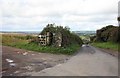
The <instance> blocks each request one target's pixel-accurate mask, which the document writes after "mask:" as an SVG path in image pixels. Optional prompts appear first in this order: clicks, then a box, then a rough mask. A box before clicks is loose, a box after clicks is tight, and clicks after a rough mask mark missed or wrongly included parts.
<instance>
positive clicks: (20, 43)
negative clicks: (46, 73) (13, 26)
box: [2, 35, 80, 55]
mask: <svg viewBox="0 0 120 78" xmlns="http://www.w3.org/2000/svg"><path fill="white" fill-rule="evenodd" d="M32 38H34V37H32V36H28V35H2V45H5V46H11V47H16V48H20V49H26V50H31V51H37V52H43V53H53V54H67V55H71V54H74V53H75V52H76V51H77V50H79V48H80V46H79V45H77V44H73V45H70V46H68V47H66V48H63V47H61V48H57V47H53V46H40V45H37V44H35V43H29V41H30V39H32Z"/></svg>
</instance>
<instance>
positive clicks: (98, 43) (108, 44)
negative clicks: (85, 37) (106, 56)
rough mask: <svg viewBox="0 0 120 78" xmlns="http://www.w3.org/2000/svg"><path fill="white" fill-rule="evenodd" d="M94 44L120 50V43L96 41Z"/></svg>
mask: <svg viewBox="0 0 120 78" xmlns="http://www.w3.org/2000/svg"><path fill="white" fill-rule="evenodd" d="M92 45H93V46H96V47H99V48H105V49H111V50H115V51H118V46H120V44H118V43H113V42H94V43H92Z"/></svg>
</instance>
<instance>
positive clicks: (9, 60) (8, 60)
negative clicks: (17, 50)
mask: <svg viewBox="0 0 120 78" xmlns="http://www.w3.org/2000/svg"><path fill="white" fill-rule="evenodd" d="M6 61H7V62H9V63H12V62H14V61H13V60H11V59H6Z"/></svg>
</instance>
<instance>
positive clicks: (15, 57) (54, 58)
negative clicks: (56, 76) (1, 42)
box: [1, 46, 70, 76]
mask: <svg viewBox="0 0 120 78" xmlns="http://www.w3.org/2000/svg"><path fill="white" fill-rule="evenodd" d="M69 58H70V56H67V55H54V54H48V53H39V52H32V51H27V50H22V49H17V48H13V47H8V46H2V72H1V73H2V75H3V76H26V74H24V73H26V72H32V71H36V72H38V71H41V70H43V69H46V68H49V67H53V66H55V65H57V64H60V63H64V62H66V61H67V60H68V59H69ZM7 60H8V61H9V60H12V61H13V62H8V61H7Z"/></svg>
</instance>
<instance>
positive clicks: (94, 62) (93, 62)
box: [26, 45, 118, 76]
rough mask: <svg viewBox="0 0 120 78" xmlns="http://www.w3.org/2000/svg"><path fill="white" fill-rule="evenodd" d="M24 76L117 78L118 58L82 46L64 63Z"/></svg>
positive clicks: (90, 47)
mask: <svg viewBox="0 0 120 78" xmlns="http://www.w3.org/2000/svg"><path fill="white" fill-rule="evenodd" d="M26 74H29V75H32V76H118V58H117V57H114V56H112V55H110V54H107V53H105V52H102V51H101V50H99V49H96V48H94V47H92V46H84V45H83V46H82V48H81V50H80V51H79V53H78V54H76V55H75V56H73V57H71V58H70V60H68V61H67V62H66V63H63V64H59V65H56V66H54V67H51V68H46V69H44V70H42V71H39V72H36V71H34V72H27V73H26Z"/></svg>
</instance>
